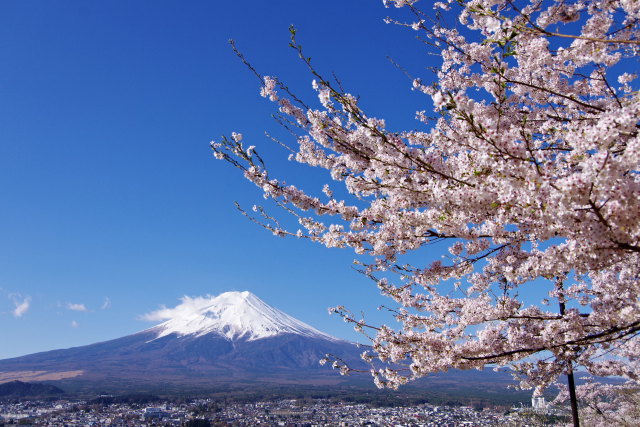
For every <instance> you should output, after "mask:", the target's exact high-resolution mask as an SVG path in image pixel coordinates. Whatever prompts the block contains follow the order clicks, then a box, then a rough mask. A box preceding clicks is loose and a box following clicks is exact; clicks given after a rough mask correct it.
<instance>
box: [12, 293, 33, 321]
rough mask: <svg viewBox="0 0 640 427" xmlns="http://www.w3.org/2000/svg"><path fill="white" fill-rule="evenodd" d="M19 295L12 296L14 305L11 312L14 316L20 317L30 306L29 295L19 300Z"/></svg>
mask: <svg viewBox="0 0 640 427" xmlns="http://www.w3.org/2000/svg"><path fill="white" fill-rule="evenodd" d="M18 298H19V297H16V296H14V297H12V298H11V299H12V300H13V304H14V305H15V306H16V307H15V308H14V309H13V311H12V313H13V316H14V317H22V316H24V314H25V313H26V312H27V311H29V307H31V297H25V298H23V299H22V301H20V300H19V299H18Z"/></svg>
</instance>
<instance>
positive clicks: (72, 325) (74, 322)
mask: <svg viewBox="0 0 640 427" xmlns="http://www.w3.org/2000/svg"><path fill="white" fill-rule="evenodd" d="M78 326H80V324H79V323H78V322H76V321H75V320H72V321H71V327H72V328H77V327H78Z"/></svg>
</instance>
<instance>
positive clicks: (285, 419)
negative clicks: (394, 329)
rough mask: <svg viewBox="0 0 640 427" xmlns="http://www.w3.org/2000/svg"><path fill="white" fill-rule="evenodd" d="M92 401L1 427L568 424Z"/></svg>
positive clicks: (501, 413) (425, 410) (556, 416)
mask: <svg viewBox="0 0 640 427" xmlns="http://www.w3.org/2000/svg"><path fill="white" fill-rule="evenodd" d="M115 400H116V399H113V398H112V397H111V396H101V397H100V398H98V399H94V400H91V401H87V400H57V399H56V400H34V401H14V402H5V403H0V426H5V427H7V426H17V425H20V426H25V425H32V426H113V427H116V426H155V425H161V426H296V427H311V426H434V427H435V426H439V427H447V426H452V427H453V426H477V427H480V426H519V427H524V426H533V425H541V424H540V423H554V422H558V421H566V420H567V416H568V414H567V412H566V410H564V409H553V408H550V407H549V406H548V405H546V404H545V403H544V400H542V401H540V400H534V401H533V402H532V404H533V406H524V405H523V406H520V407H513V408H502V407H499V406H493V407H492V406H487V407H477V406H476V407H472V406H436V405H430V404H420V405H414V406H396V407H375V406H373V405H371V404H363V403H349V402H339V401H334V400H330V399H313V400H310V399H282V400H277V401H265V402H253V403H238V402H235V403H224V404H222V403H221V402H217V401H215V400H213V399H193V400H188V401H184V402H169V401H155V402H153V403H152V404H148V403H135V402H119V403H115Z"/></svg>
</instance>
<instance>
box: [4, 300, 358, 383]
mask: <svg viewBox="0 0 640 427" xmlns="http://www.w3.org/2000/svg"><path fill="white" fill-rule="evenodd" d="M154 315H155V317H157V318H158V319H160V318H162V319H163V320H165V321H164V322H162V323H160V324H159V325H157V326H154V327H152V328H150V329H147V330H145V331H142V332H139V333H136V334H133V335H129V336H125V337H122V338H118V339H114V340H110V341H105V342H101V343H96V344H91V345H87V346H82V347H75V348H70V349H63V350H53V351H48V352H43V353H36V354H31V355H27V356H22V357H17V358H13V359H6V360H0V381H1V380H2V378H3V376H4V378H11V379H15V378H17V377H19V375H18V374H16V373H17V372H34V371H36V372H40V371H44V372H45V373H48V374H50V373H58V374H59V375H62V377H63V378H64V373H66V372H73V373H74V376H73V378H71V377H69V378H67V381H71V380H76V381H97V382H99V381H104V380H107V379H111V380H114V379H116V380H122V381H145V382H162V383H166V382H176V383H183V384H185V383H190V382H192V383H202V382H215V383H225V382H237V381H255V380H260V381H265V382H287V383H292V382H293V383H296V382H297V383H314V382H319V383H326V382H327V381H332V382H338V381H340V380H341V379H340V378H341V377H340V376H339V375H337V373H336V372H335V371H333V370H332V369H330V368H328V367H322V366H320V364H319V363H318V362H319V360H320V359H321V358H323V357H324V356H325V354H326V353H331V354H335V355H338V356H340V357H342V358H344V359H345V360H348V361H350V362H351V363H353V364H355V365H356V366H360V367H362V362H361V361H360V360H359V356H358V355H359V353H360V351H359V350H358V348H357V347H356V346H355V345H354V344H351V343H348V342H346V341H343V340H339V339H337V338H335V337H332V336H330V335H327V334H325V333H323V332H320V331H318V330H317V329H315V328H313V327H311V326H309V325H307V324H305V323H303V322H301V321H299V320H297V319H295V318H293V317H291V316H289V315H287V314H285V313H283V312H282V311H280V310H277V309H275V308H273V307H271V306H269V305H267V304H266V303H264V302H263V301H262V300H260V299H259V298H258V297H256V296H255V295H253V294H251V293H249V292H227V293H224V294H221V295H219V296H217V297H206V298H185V299H183V304H181V305H180V306H178V307H176V308H175V309H162V310H159V311H158V312H156V313H155V314H154Z"/></svg>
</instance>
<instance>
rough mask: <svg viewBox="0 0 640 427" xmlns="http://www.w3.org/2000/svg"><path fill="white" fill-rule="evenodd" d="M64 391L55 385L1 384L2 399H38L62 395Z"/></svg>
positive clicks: (16, 382)
mask: <svg viewBox="0 0 640 427" xmlns="http://www.w3.org/2000/svg"><path fill="white" fill-rule="evenodd" d="M62 393H64V391H63V390H62V389H60V388H58V387H56V386H54V385H50V384H40V383H25V382H22V381H9V382H6V383H4V384H0V397H37V396H50V395H55V394H62Z"/></svg>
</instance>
